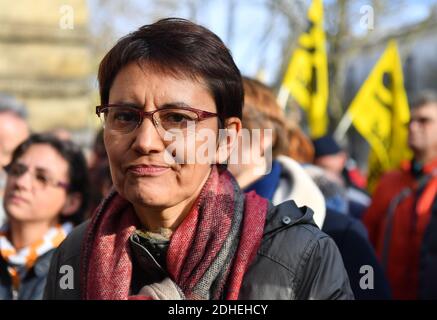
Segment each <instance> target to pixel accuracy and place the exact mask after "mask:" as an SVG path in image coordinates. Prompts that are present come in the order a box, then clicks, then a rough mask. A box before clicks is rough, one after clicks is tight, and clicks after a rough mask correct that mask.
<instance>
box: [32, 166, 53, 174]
mask: <svg viewBox="0 0 437 320" xmlns="http://www.w3.org/2000/svg"><path fill="white" fill-rule="evenodd" d="M35 172H38V173H48V174H52V173H51V172H50V170H48V169H46V168H43V167H35Z"/></svg>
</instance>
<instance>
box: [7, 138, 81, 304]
mask: <svg viewBox="0 0 437 320" xmlns="http://www.w3.org/2000/svg"><path fill="white" fill-rule="evenodd" d="M5 169H6V172H7V175H8V177H7V182H6V189H5V196H4V207H5V211H6V213H7V222H6V224H5V225H3V226H2V228H1V229H0V299H26V300H27V299H41V298H42V296H43V290H44V287H45V282H46V278H47V273H48V269H49V263H50V259H51V257H52V255H53V252H54V251H55V249H56V247H57V246H58V245H59V244H60V243H61V242H62V241H63V240H64V239H65V237H66V236H67V235H68V233H69V232H70V231H71V230H72V229H73V227H74V226H75V225H77V224H80V223H81V222H82V216H83V213H84V211H85V210H86V206H87V193H88V180H87V167H86V161H85V158H84V155H83V153H82V151H81V150H80V149H79V148H78V147H77V146H75V145H74V144H73V143H72V142H69V141H62V140H59V139H58V138H56V137H54V136H52V135H48V134H34V135H31V136H30V137H29V138H28V139H27V140H25V141H24V142H23V143H22V144H21V145H19V146H18V147H17V148H16V149H15V151H14V153H13V155H12V160H11V162H10V163H9V165H8V166H6V168H5Z"/></svg>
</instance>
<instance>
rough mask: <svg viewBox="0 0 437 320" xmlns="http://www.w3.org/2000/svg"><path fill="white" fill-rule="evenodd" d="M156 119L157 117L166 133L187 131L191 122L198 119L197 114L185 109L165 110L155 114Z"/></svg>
mask: <svg viewBox="0 0 437 320" xmlns="http://www.w3.org/2000/svg"><path fill="white" fill-rule="evenodd" d="M155 117H157V119H156V120H157V121H158V123H159V124H160V125H161V126H162V128H163V129H164V130H166V131H168V130H172V129H179V130H184V129H187V128H188V126H189V124H190V122H193V121H196V120H197V119H198V116H197V114H196V113H195V112H193V111H189V110H183V109H163V110H160V111H159V112H157V113H155Z"/></svg>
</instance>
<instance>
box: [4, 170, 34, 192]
mask: <svg viewBox="0 0 437 320" xmlns="http://www.w3.org/2000/svg"><path fill="white" fill-rule="evenodd" d="M8 179H10V178H8ZM13 179H14V180H13V181H12V183H13V186H14V187H15V188H18V189H26V190H28V189H31V188H32V183H33V176H32V174H31V173H30V171H26V172H24V173H22V174H21V175H20V176H16V177H14V178H13Z"/></svg>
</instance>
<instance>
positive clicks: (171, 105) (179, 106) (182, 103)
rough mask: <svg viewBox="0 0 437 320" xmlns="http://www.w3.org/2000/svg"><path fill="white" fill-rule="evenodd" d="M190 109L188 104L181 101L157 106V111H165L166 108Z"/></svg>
mask: <svg viewBox="0 0 437 320" xmlns="http://www.w3.org/2000/svg"><path fill="white" fill-rule="evenodd" d="M175 107H176V108H192V107H191V106H190V105H189V104H187V103H185V102H182V101H175V102H168V103H164V104H163V105H161V106H159V107H158V109H167V108H175Z"/></svg>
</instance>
